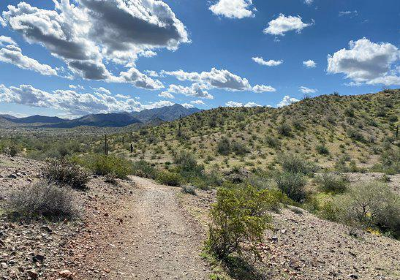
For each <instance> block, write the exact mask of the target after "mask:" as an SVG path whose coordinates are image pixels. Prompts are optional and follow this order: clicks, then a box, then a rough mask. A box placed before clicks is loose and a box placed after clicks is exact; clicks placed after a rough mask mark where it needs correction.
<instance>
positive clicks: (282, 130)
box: [277, 123, 292, 137]
mask: <svg viewBox="0 0 400 280" xmlns="http://www.w3.org/2000/svg"><path fill="white" fill-rule="evenodd" d="M277 130H278V133H279V134H280V135H282V136H287V137H290V136H292V128H291V127H290V125H288V124H287V123H283V124H281V125H279V126H278V128H277Z"/></svg>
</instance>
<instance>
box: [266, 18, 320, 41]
mask: <svg viewBox="0 0 400 280" xmlns="http://www.w3.org/2000/svg"><path fill="white" fill-rule="evenodd" d="M313 24H314V22H311V23H305V22H303V20H302V19H301V17H300V16H285V15H284V14H280V15H279V17H278V18H276V19H274V20H271V21H270V22H269V23H268V27H267V28H265V29H264V33H265V34H271V35H280V36H284V35H285V33H286V32H289V31H296V32H297V33H300V32H301V31H302V30H303V29H304V28H306V27H309V26H311V25H313Z"/></svg>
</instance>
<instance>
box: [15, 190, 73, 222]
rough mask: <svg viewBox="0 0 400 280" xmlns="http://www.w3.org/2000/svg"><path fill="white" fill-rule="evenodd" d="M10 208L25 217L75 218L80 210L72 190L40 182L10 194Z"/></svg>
mask: <svg viewBox="0 0 400 280" xmlns="http://www.w3.org/2000/svg"><path fill="white" fill-rule="evenodd" d="M8 208H9V209H10V210H11V211H13V212H14V213H17V214H18V215H20V216H22V217H25V218H35V217H39V216H43V217H46V218H52V219H58V220H61V219H65V218H69V219H71V218H74V217H76V216H78V214H79V210H78V207H77V203H76V200H75V196H74V195H73V193H72V190H71V189H69V188H65V187H64V188H61V187H58V186H55V185H49V184H47V183H46V182H39V183H37V184H35V185H33V186H30V187H27V188H26V189H23V190H19V191H15V192H13V193H12V194H11V195H10V198H9V201H8Z"/></svg>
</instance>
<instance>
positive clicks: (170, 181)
mask: <svg viewBox="0 0 400 280" xmlns="http://www.w3.org/2000/svg"><path fill="white" fill-rule="evenodd" d="M156 179H157V181H158V182H159V183H160V184H163V185H167V186H172V187H179V186H180V185H181V183H182V177H181V176H180V175H179V174H178V173H175V172H170V171H159V172H158V173H157V178H156Z"/></svg>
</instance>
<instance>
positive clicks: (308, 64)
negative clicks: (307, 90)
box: [303, 59, 317, 68]
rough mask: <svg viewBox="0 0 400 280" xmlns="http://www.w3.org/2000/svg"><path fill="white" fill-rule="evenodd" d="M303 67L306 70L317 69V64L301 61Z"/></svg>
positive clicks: (310, 61) (312, 61)
mask: <svg viewBox="0 0 400 280" xmlns="http://www.w3.org/2000/svg"><path fill="white" fill-rule="evenodd" d="M303 65H304V66H305V67H307V68H315V67H317V63H316V62H315V61H314V60H311V59H310V60H307V61H303Z"/></svg>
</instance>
